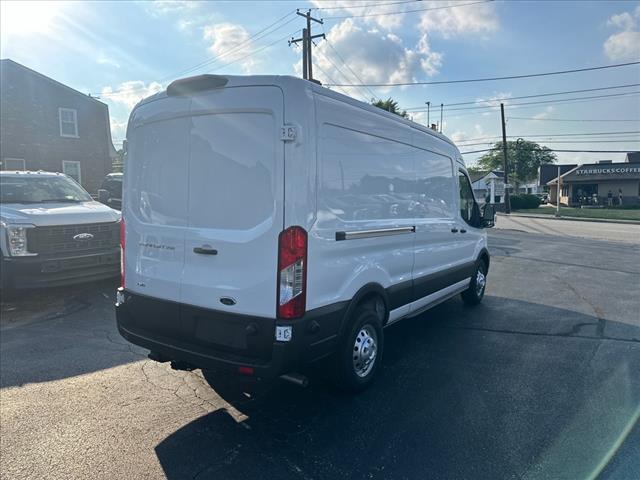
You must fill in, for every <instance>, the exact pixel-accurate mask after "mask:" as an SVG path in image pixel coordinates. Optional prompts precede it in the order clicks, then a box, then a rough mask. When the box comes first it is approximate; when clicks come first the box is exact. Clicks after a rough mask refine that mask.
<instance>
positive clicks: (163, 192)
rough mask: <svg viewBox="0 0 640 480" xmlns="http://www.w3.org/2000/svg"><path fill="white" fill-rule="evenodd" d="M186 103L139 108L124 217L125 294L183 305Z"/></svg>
mask: <svg viewBox="0 0 640 480" xmlns="http://www.w3.org/2000/svg"><path fill="white" fill-rule="evenodd" d="M190 105H191V101H190V99H188V98H164V99H161V100H157V101H153V102H149V103H147V104H145V105H142V106H140V107H137V108H136V109H135V110H134V112H133V114H132V116H131V120H130V121H129V128H128V131H127V139H128V143H129V145H128V152H127V160H126V162H125V170H126V174H125V176H124V196H125V202H124V205H123V212H122V213H123V216H124V219H125V221H126V246H125V266H126V271H125V283H126V288H127V290H130V291H132V292H135V293H139V294H142V295H147V296H150V297H155V298H162V299H165V300H171V301H174V302H180V278H181V276H182V269H183V266H184V229H185V227H186V226H187V213H188V211H187V189H188V175H187V173H188V168H189V165H188V160H189V143H188V142H189V130H190V123H189V118H188V114H189V108H190Z"/></svg>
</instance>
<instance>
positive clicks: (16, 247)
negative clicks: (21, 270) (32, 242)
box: [6, 225, 37, 257]
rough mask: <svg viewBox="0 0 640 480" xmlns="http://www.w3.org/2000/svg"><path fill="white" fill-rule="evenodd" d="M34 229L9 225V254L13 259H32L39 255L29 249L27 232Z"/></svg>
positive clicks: (27, 226)
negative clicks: (31, 257)
mask: <svg viewBox="0 0 640 480" xmlns="http://www.w3.org/2000/svg"><path fill="white" fill-rule="evenodd" d="M30 228H33V226H30V225H7V226H6V229H7V244H8V245H9V254H10V255H11V256H12V257H30V256H33V255H37V253H31V252H29V250H28V249H27V230H28V229H30Z"/></svg>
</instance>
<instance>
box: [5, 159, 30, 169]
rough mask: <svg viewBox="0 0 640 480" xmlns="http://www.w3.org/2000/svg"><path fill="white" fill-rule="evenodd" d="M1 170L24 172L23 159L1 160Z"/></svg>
mask: <svg viewBox="0 0 640 480" xmlns="http://www.w3.org/2000/svg"><path fill="white" fill-rule="evenodd" d="M2 170H13V171H16V170H20V171H24V170H26V168H25V165H24V158H5V159H3V160H2Z"/></svg>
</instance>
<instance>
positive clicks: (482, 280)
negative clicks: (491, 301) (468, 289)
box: [476, 270, 487, 296]
mask: <svg viewBox="0 0 640 480" xmlns="http://www.w3.org/2000/svg"><path fill="white" fill-rule="evenodd" d="M486 284H487V277H485V275H484V273H482V270H478V273H477V274H476V293H477V294H478V296H481V295H482V292H484V287H485V286H486Z"/></svg>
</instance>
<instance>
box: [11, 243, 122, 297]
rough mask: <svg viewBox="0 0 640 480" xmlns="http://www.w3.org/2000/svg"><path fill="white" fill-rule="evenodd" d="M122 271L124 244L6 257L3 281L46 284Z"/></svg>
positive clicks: (27, 285) (21, 284)
mask: <svg viewBox="0 0 640 480" xmlns="http://www.w3.org/2000/svg"><path fill="white" fill-rule="evenodd" d="M119 272H120V248H119V247H116V248H113V249H109V250H102V251H99V252H92V253H85V254H82V255H65V256H52V255H36V256H32V257H3V259H2V272H1V275H2V285H3V287H10V288H42V287H57V286H63V285H71V284H74V283H84V282H91V281H94V280H102V279H105V278H113V277H115V276H117V275H118V274H119Z"/></svg>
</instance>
